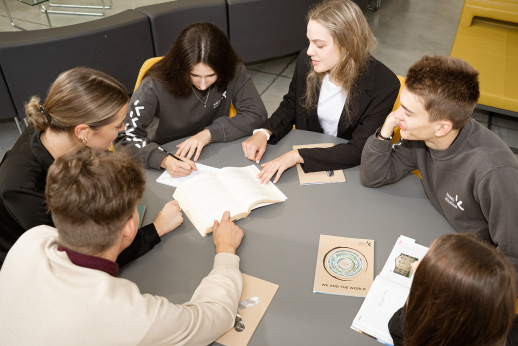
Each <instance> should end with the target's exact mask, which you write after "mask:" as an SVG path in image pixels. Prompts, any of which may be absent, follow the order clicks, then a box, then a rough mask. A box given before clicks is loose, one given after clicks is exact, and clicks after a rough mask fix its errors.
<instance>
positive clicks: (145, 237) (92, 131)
mask: <svg viewBox="0 0 518 346" xmlns="http://www.w3.org/2000/svg"><path fill="white" fill-rule="evenodd" d="M128 101H129V97H128V93H127V92H126V89H125V88H124V86H123V85H122V84H120V83H119V82H118V81H116V80H115V79H113V78H112V77H110V76H108V75H106V74H104V73H102V72H99V71H96V70H93V69H89V68H82V67H81V68H74V69H72V70H69V71H66V72H63V73H62V74H60V75H59V77H58V78H57V79H56V81H55V82H54V83H53V84H52V86H51V87H50V90H49V93H48V96H47V99H46V100H45V102H44V103H43V104H41V103H40V98H39V97H37V96H33V97H32V98H31V100H30V101H29V103H28V104H27V105H26V106H25V112H26V114H27V117H28V120H29V126H28V128H27V129H26V130H25V131H24V133H23V134H22V135H21V136H20V138H19V139H18V140H17V141H16V143H15V145H14V146H13V148H12V149H11V150H10V151H8V152H7V153H6V154H5V156H4V158H3V160H2V163H1V164H0V224H1V225H2V227H1V228H0V266H1V265H2V263H3V261H4V259H5V256H6V255H7V252H8V251H9V249H10V248H11V247H12V245H13V244H14V243H15V242H16V240H17V239H18V238H19V237H20V236H21V235H22V234H23V233H24V232H25V231H26V230H28V229H30V228H32V227H35V226H39V225H49V226H53V225H54V223H53V220H52V216H51V215H50V213H48V210H47V205H46V202H45V183H46V179H47V171H48V169H49V167H50V165H51V164H52V163H53V162H54V160H56V159H57V158H59V157H61V156H63V155H64V154H66V153H67V152H69V151H70V150H72V149H74V148H76V147H77V146H88V147H91V148H96V149H108V148H109V147H110V146H111V143H112V141H113V140H115V138H116V137H117V134H118V133H119V131H122V130H124V118H125V116H126V111H127V108H128ZM178 209H179V208H178V207H177V206H176V205H173V203H168V204H167V205H166V206H165V207H164V209H163V210H162V212H161V213H160V214H159V216H158V217H157V219H156V220H155V222H154V223H152V224H150V225H147V226H145V227H143V228H141V229H140V230H139V231H138V234H137V237H136V238H135V241H134V242H133V243H132V245H131V246H130V247H129V248H128V249H126V250H125V251H124V252H123V253H122V254H121V256H119V258H118V263H119V264H124V263H127V262H128V261H131V260H133V259H135V258H137V257H140V256H142V255H143V254H145V253H146V252H148V251H149V250H151V249H152V248H153V247H154V246H155V245H156V244H157V243H159V242H160V236H161V235H163V234H165V233H167V232H169V231H171V230H172V229H174V228H176V227H177V226H178V225H179V222H180V219H181V214H180V212H179V210H178Z"/></svg>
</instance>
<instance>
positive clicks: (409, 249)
mask: <svg viewBox="0 0 518 346" xmlns="http://www.w3.org/2000/svg"><path fill="white" fill-rule="evenodd" d="M427 251H428V248H427V247H425V246H422V245H419V244H416V243H415V240H414V239H411V238H408V237H405V236H400V237H399V238H398V240H397V242H396V245H395V246H394V248H393V249H392V252H391V253H390V256H389V258H388V260H387V262H386V263H385V266H384V267H383V270H382V271H381V273H380V274H379V275H378V276H377V277H376V279H375V280H374V283H373V284H372V286H371V288H370V290H369V293H368V294H367V297H365V300H364V302H363V304H362V307H361V308H360V311H358V314H357V315H356V317H355V318H354V321H353V324H352V326H351V328H352V329H354V330H356V331H358V332H360V333H362V334H366V335H368V336H370V337H372V338H374V339H376V340H378V341H379V342H381V343H383V344H386V345H393V344H394V343H393V341H392V338H391V336H390V333H389V330H388V323H389V321H390V319H391V318H392V316H393V315H394V313H395V312H396V311H398V310H399V309H401V308H402V307H403V306H404V305H405V302H406V300H407V297H408V294H409V293H410V286H411V285H412V280H413V278H414V275H413V272H412V263H413V262H417V261H420V260H421V259H423V257H424V255H425V254H426V252H427Z"/></svg>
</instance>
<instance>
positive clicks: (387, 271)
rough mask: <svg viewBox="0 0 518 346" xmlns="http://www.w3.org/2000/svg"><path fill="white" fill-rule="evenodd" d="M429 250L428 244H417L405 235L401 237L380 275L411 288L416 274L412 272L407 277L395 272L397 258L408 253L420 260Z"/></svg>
mask: <svg viewBox="0 0 518 346" xmlns="http://www.w3.org/2000/svg"><path fill="white" fill-rule="evenodd" d="M427 251H428V248H427V247H426V246H422V245H419V244H416V243H415V240H414V239H411V238H407V237H404V236H401V237H399V238H398V240H397V242H396V245H395V246H394V248H393V249H392V252H391V253H390V255H389V258H388V259H387V262H385V266H384V267H383V270H382V271H381V273H380V276H383V277H385V278H387V279H389V280H392V281H394V282H396V283H399V284H400V285H403V286H405V287H406V288H408V289H410V286H411V285H412V280H413V279H414V274H413V272H412V273H411V274H410V277H406V276H403V275H401V274H397V273H395V272H394V269H395V268H396V260H397V258H398V257H399V256H401V255H407V256H409V257H413V258H417V260H418V261H420V260H422V259H423V257H424V255H426V252H427Z"/></svg>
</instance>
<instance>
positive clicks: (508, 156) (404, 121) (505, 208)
mask: <svg viewBox="0 0 518 346" xmlns="http://www.w3.org/2000/svg"><path fill="white" fill-rule="evenodd" d="M479 96H480V92H479V85H478V71H476V70H475V69H474V68H473V67H471V66H470V65H469V64H468V63H466V62H465V61H463V60H461V59H456V58H452V57H447V56H433V57H430V56H424V57H423V58H421V59H420V60H418V61H417V62H416V63H414V65H412V66H411V67H410V69H409V71H408V75H407V80H406V84H405V87H404V88H403V90H402V91H401V96H400V101H401V107H400V108H399V109H397V110H396V111H394V112H392V113H391V114H390V115H389V116H388V117H387V119H386V120H385V123H384V125H383V126H382V127H381V128H379V129H378V131H377V132H376V133H375V134H374V135H372V136H371V137H370V138H369V139H368V140H367V142H366V144H365V147H364V149H363V154H362V161H361V183H362V185H364V186H367V187H380V186H383V185H386V184H391V183H395V182H397V181H399V180H401V179H402V178H403V177H405V176H406V175H407V174H408V173H409V172H411V171H413V170H415V169H419V172H420V173H421V177H422V183H423V187H424V189H425V192H426V195H427V196H428V199H429V200H430V202H431V203H432V205H433V206H434V208H435V209H437V211H438V212H439V213H441V214H442V215H443V216H444V217H445V218H446V219H447V220H448V221H449V223H450V224H451V225H452V226H453V228H455V230H456V231H457V232H470V233H474V234H476V235H478V236H479V237H480V238H483V239H485V240H486V241H488V242H489V243H491V244H492V245H494V246H496V247H498V248H499V249H500V250H501V251H502V252H503V253H505V254H506V255H507V256H508V257H509V259H510V260H511V261H512V263H513V265H514V267H515V269H516V270H517V271H518V210H517V206H518V160H517V159H516V157H515V155H514V154H513V153H512V151H511V150H510V149H509V147H508V146H507V145H506V144H505V143H504V142H503V141H502V140H501V139H500V138H499V137H498V136H497V135H495V134H494V133H493V132H491V131H490V130H488V129H487V128H485V127H483V126H482V125H480V124H479V123H478V122H477V121H475V120H473V119H471V118H470V117H471V113H472V112H473V109H474V108H475V106H476V104H477V101H478V98H479ZM396 126H399V127H400V133H401V140H400V141H399V142H398V143H396V144H394V145H392V144H391V139H392V136H393V131H394V128H395V127H396Z"/></svg>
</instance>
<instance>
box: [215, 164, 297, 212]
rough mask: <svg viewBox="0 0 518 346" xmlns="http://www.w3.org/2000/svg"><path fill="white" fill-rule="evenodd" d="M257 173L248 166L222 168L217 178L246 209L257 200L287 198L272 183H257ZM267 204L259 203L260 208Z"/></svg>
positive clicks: (257, 170) (252, 167) (255, 169)
mask: <svg viewBox="0 0 518 346" xmlns="http://www.w3.org/2000/svg"><path fill="white" fill-rule="evenodd" d="M259 172H260V171H259V169H257V167H255V166H254V165H250V166H247V167H240V168H235V167H229V168H222V169H221V170H220V171H219V172H218V173H217V176H218V178H220V179H221V181H223V183H224V184H225V185H226V186H227V188H228V189H229V190H230V191H231V192H232V194H234V196H236V198H237V199H239V201H241V203H242V204H243V206H244V207H246V208H248V207H249V206H250V205H252V203H253V202H254V201H258V200H286V199H287V197H286V196H285V195H284V194H283V193H282V192H281V191H280V190H279V189H278V188H277V187H276V186H275V185H273V184H272V182H269V183H268V184H266V185H263V184H261V183H259V181H258V179H257V178H256V176H257V174H259ZM268 204H270V203H261V205H260V206H265V205H268ZM252 209H255V208H252Z"/></svg>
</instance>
